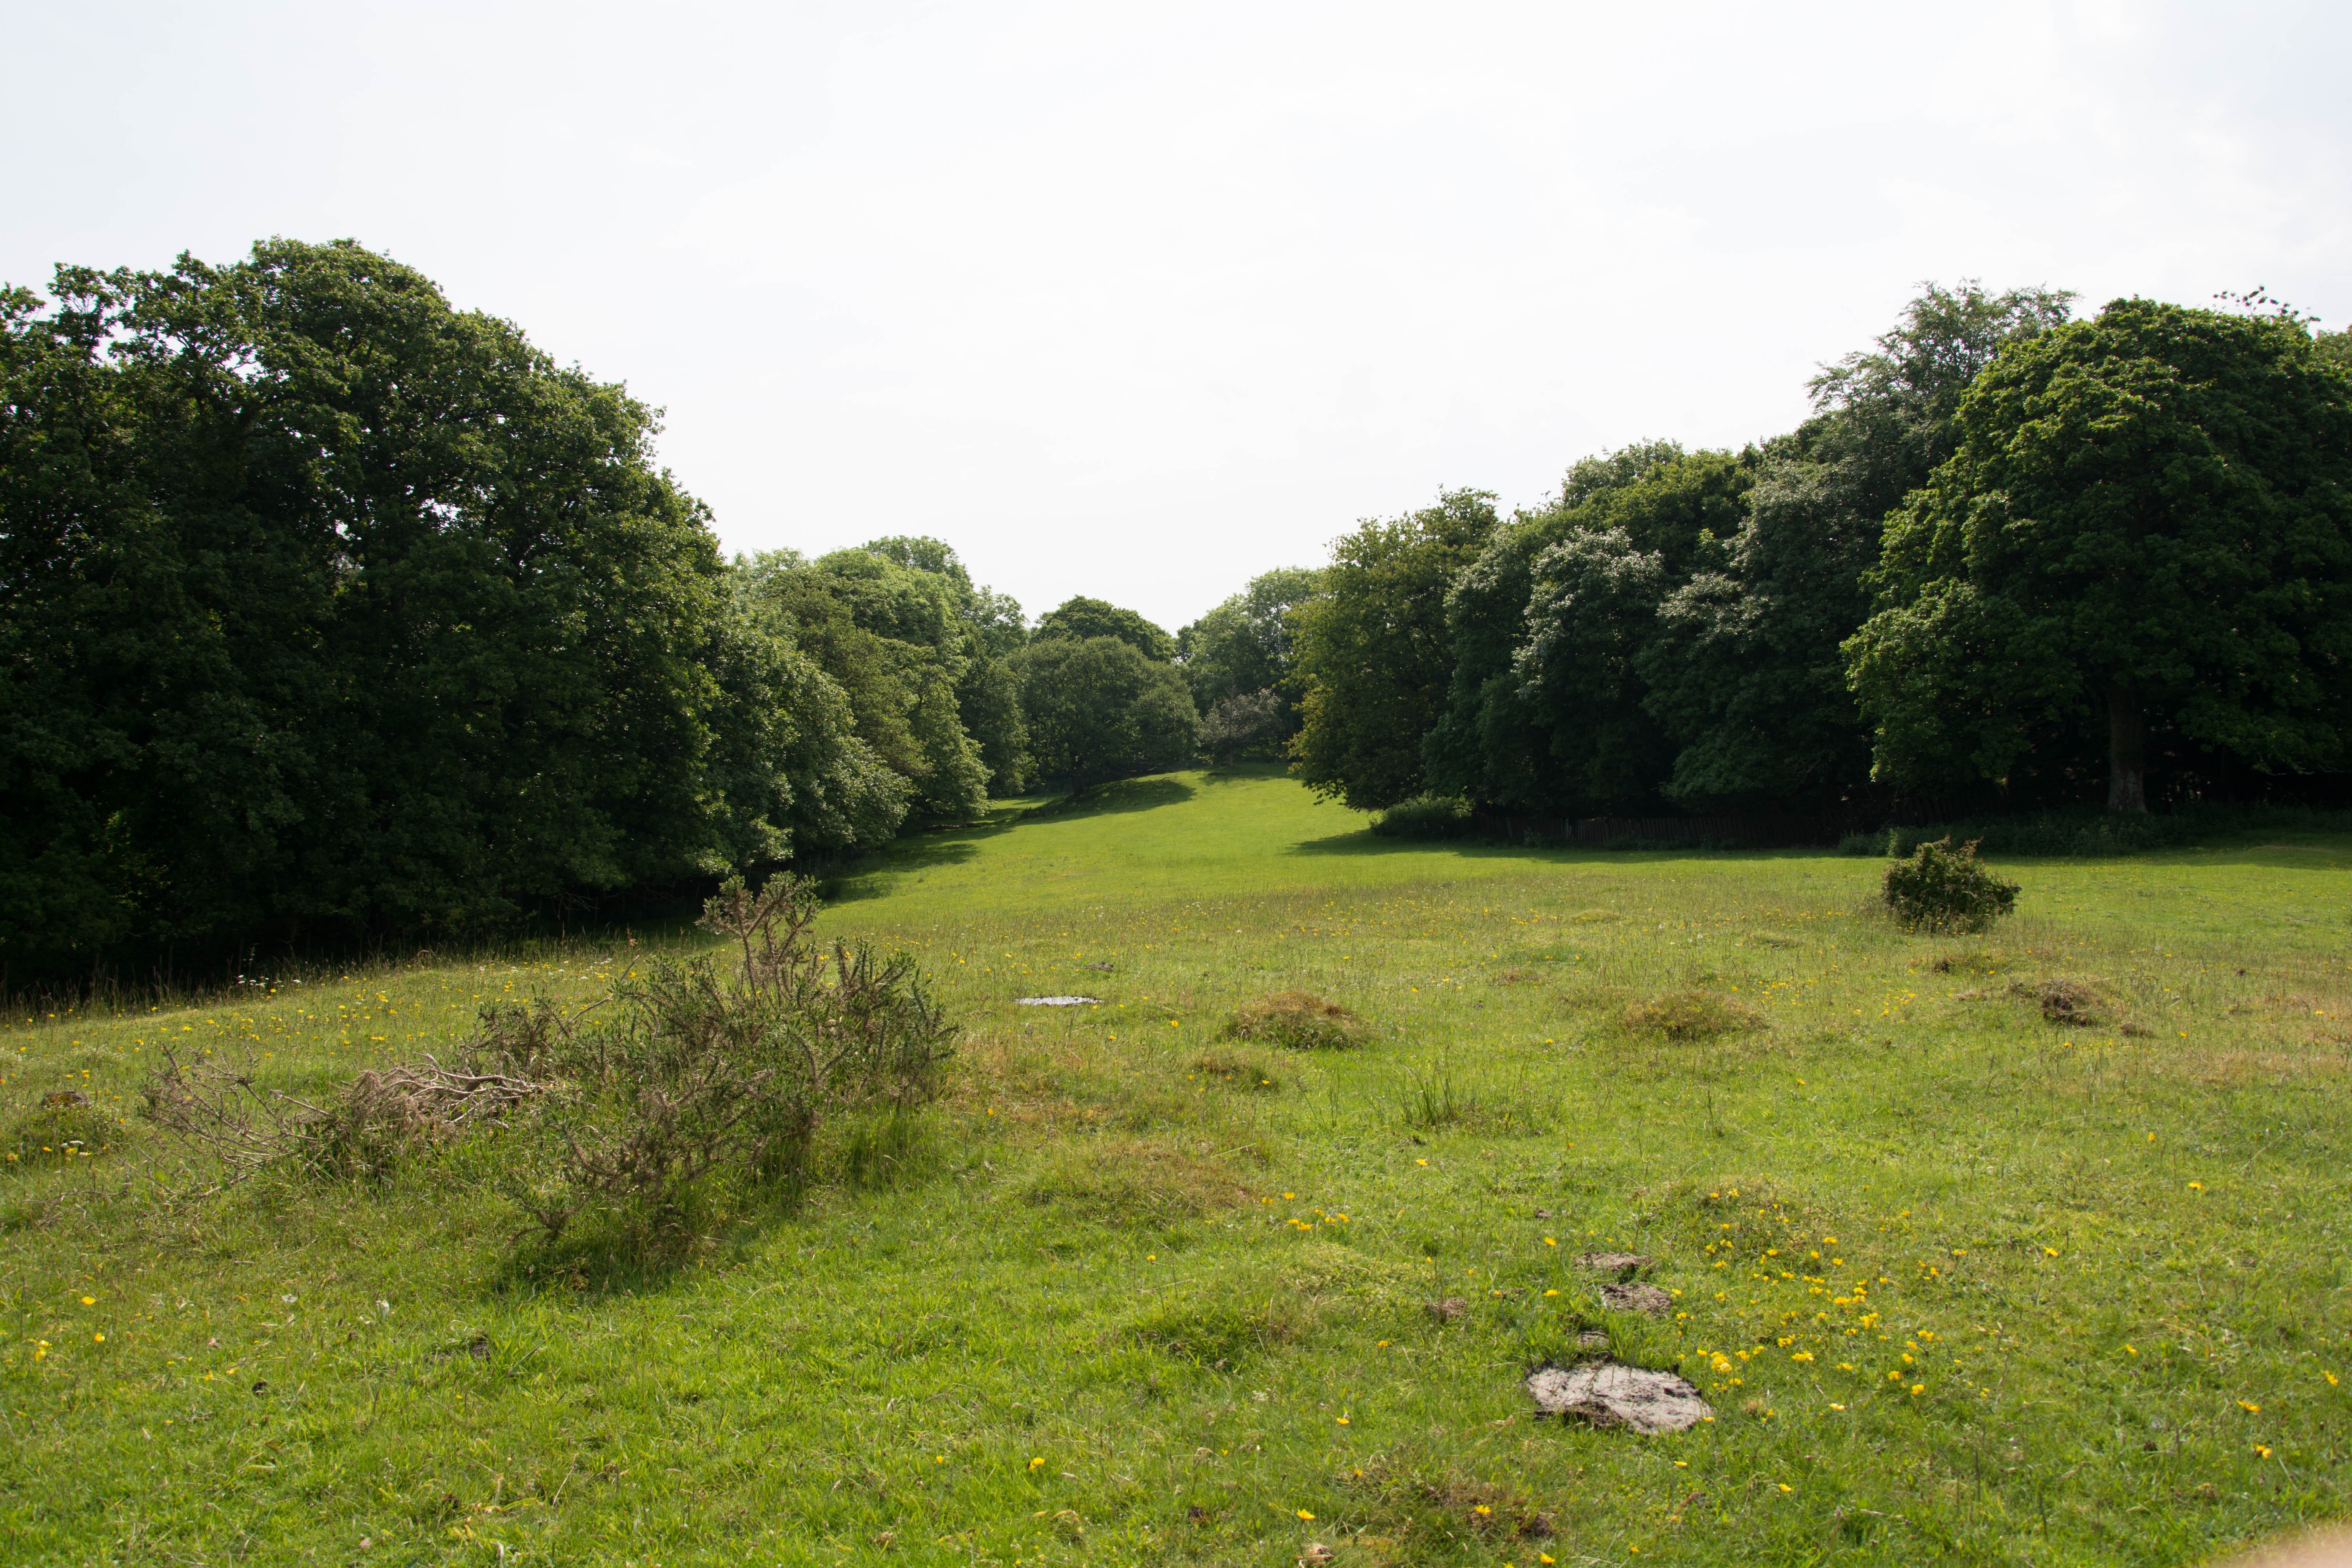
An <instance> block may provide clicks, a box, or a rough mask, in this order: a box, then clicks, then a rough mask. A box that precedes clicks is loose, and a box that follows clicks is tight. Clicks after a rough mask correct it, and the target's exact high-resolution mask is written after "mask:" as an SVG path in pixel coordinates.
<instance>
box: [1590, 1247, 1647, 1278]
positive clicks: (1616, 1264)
mask: <svg viewBox="0 0 2352 1568" xmlns="http://www.w3.org/2000/svg"><path fill="white" fill-rule="evenodd" d="M1656 1261H1657V1259H1656V1258H1652V1257H1651V1256H1650V1255H1649V1254H1647V1253H1644V1252H1581V1253H1579V1254H1577V1258H1576V1263H1577V1267H1578V1268H1598V1269H1600V1270H1601V1271H1602V1272H1603V1273H1608V1274H1619V1273H1623V1272H1624V1271H1626V1270H1627V1269H1633V1268H1648V1267H1649V1266H1650V1265H1651V1264H1653V1263H1655V1262H1656Z"/></svg>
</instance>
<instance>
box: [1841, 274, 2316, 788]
mask: <svg viewBox="0 0 2352 1568" xmlns="http://www.w3.org/2000/svg"><path fill="white" fill-rule="evenodd" d="M1957 424H1958V446H1957V449H1956V450H1955V452H1954V453H1953V455H1952V457H1951V458H1950V459H1949V460H1948V461H1947V462H1946V463H1945V464H1944V465H1943V466H1942V467H1940V468H1937V471H1936V473H1935V476H1934V478H1933V479H1932V480H1931V481H1930V483H1929V484H1928V486H1927V489H1925V490H1924V491H1922V492H1920V493H1918V494H1916V495H1915V496H1914V497H1913V498H1912V499H1911V500H1910V501H1909V502H1908V503H1907V504H1906V506H1905V507H1904V508H1903V509H1902V510H1899V511H1898V512H1896V513H1895V515H1894V516H1893V517H1892V518H1891V519H1890V520H1889V522H1888V527H1887V531H1886V537H1885V554H1884V559H1883V561H1882V563H1881V564H1880V566H1879V568H1878V570H1877V572H1876V574H1874V584H1875V586H1876V588H1877V591H1878V599H1877V605H1876V608H1875V610H1874V614H1873V615H1872V616H1871V617H1870V619H1869V620H1868V621H1867V622H1866V623H1865V624H1864V626H1862V628H1861V630H1860V631H1858V632H1857V633H1855V634H1854V636H1853V637H1852V638H1851V639H1850V640H1849V641H1848V643H1847V644H1846V651H1847V656H1848V659H1849V669H1850V679H1851V680H1852V683H1853V689H1854V692H1855V694H1856V696H1857V697H1858V698H1859V700H1860V701H1861V704H1862V708H1863V710H1864V713H1865V714H1866V715H1867V716H1868V718H1869V720H1870V721H1871V723H1872V725H1873V730H1874V740H1875V752H1874V759H1875V767H1876V770H1877V773H1878V775H1879V776H1880V777H1882V778H1887V779H1892V780H1895V781H1897V782H1902V783H1913V784H1923V783H1924V784H1936V783H1941V782H1943V781H1946V780H1948V779H1951V778H1954V777H1966V778H1985V779H1992V780H2000V779H2002V778H2004V777H2006V776H2007V775H2008V774H2009V773H2011V770H2013V769H2015V768H2018V767H2020V766H2022V765H2026V764H2027V763H2028V762H2029V759H2031V758H2032V756H2033V755H2034V754H2035V752H2036V751H2037V749H2039V750H2042V751H2047V752H2063V750H2064V749H2065V748H2066V746H2067V743H2068V737H2069V736H2070V735H2071V736H2073V737H2074V739H2075V740H2076V741H2078V742H2079V741H2080V740H2081V739H2082V738H2083V731H2085V730H2092V731H2093V732H2094V733H2095V732H2097V731H2104V736H2105V751H2106V753H2107V759H2108V768H2107V772H2108V790H2107V801H2108V805H2109V807H2110V809H2112V810H2115V811H2119V812H2133V811H2140V810H2144V809H2146V804H2147V790H2146V779H2145V768H2146V763H2147V752H2148V746H2149V738H2150V731H2151V729H2154V730H2155V731H2158V733H2159V734H2160V735H2163V736H2165V737H2167V738H2168V739H2170V740H2173V741H2175V742H2179V743H2181V744H2183V745H2187V746H2193V747H2198V748H2204V749H2210V750H2218V751H2221V752H2228V753H2231V754H2233V755H2234V756H2236V757H2237V758H2239V759H2242V761H2244V762H2246V763H2251V764H2252V765H2254V766H2257V767H2262V768H2271V769H2325V768H2333V767H2336V766H2340V765H2341V763H2342V760H2343V758H2344V756H2345V751H2346V748H2345V738H2346V731H2347V722H2352V381H2347V377H2346V376H2345V374H2343V373H2342V372H2341V371H2340V370H2338V369H2336V367H2334V366H2332V365H2329V364H2326V363H2322V362H2321V361H2320V360H2319V358H2318V357H2317V356H2316V355H2315V352H2314V346H2313V343H2312V341H2311V339H2310V337H2309V336H2308V335H2307V334H2306V333H2305V331H2304V329H2303V328H2302V327H2301V325H2300V324H2298V323H2296V322H2294V321H2288V320H2275V319H2273V320H2263V319H2250V318H2247V317H2242V316H2234V315H2227V314H2222V313H2221V312H2217V311H2212V310H2189V309H2185V308H2183V307H2179V306H2175V305H2165V304H2158V303H2155V302H2152V301H2149V300H2116V302H2114V303H2113V304H2110V305H2109V306H2108V307H2107V308H2106V309H2105V310H2104V311H2102V312H2101V313H2100V314H2099V316H2098V318H2097V319H2096V320H2095V321H2084V322H2078V323H2075V324H2074V325H2070V326H2065V327H2060V328H2058V329H2056V330H2054V331H2047V332H2043V333H2042V334H2039V335H2038V336H2034V337H2032V338H2029V339H2025V340H2023V341H2021V342H2012V343H2011V344H2010V345H2009V346H2008V347H2007V348H2005V349H2003V350H2002V352H2001V353H2000V356H1999V357H1998V358H1997V359H1996V360H1995V361H1994V362H1993V363H1992V364H1991V365H1990V366H1989V367H1988V368H1987V369H1986V370H1985V372H1984V374H1982V375H1981V376H1980V377H1979V379H1978V381H1977V383H1976V384H1975V386H1974V387H1973V388H1972V389H1971V390H1970V391H1969V394H1968V395H1967V396H1966V397H1965V398H1964V399H1963V400H1962V401H1961V403H1960V405H1959V407H1958V415H1957ZM2094 727H2095V729H2094Z"/></svg>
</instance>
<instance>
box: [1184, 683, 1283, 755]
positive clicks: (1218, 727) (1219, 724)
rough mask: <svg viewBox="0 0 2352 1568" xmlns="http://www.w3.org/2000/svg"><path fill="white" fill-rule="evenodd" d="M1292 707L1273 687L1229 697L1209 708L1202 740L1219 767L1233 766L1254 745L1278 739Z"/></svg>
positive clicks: (1261, 744)
mask: <svg viewBox="0 0 2352 1568" xmlns="http://www.w3.org/2000/svg"><path fill="white" fill-rule="evenodd" d="M1289 710H1290V704H1288V703H1287V702H1285V701H1284V700H1282V694H1281V693H1280V692H1277V691H1275V690H1273V689H1270V688H1269V689H1265V690H1261V691H1244V692H1242V693H1240V694H1238V695H1236V696H1233V697H1227V698H1225V699H1223V700H1221V701H1219V702H1218V704H1217V705H1216V706H1215V707H1214V708H1212V709H1211V710H1209V717H1208V719H1207V721H1205V722H1204V723H1203V724H1202V726H1201V742H1202V744H1203V745H1205V746H1207V747H1208V748H1209V752H1210V754H1211V755H1213V756H1214V757H1215V758H1216V759H1217V765H1218V766H1219V767H1223V768H1229V767H1232V766H1233V765H1234V763H1238V762H1239V761H1241V758H1242V753H1243V752H1246V751H1248V750H1249V749H1250V748H1251V747H1253V746H1263V745H1267V744H1270V743H1273V742H1279V741H1280V740H1281V739H1282V738H1283V731H1284V729H1285V727H1286V726H1285V725H1284V723H1283V721H1284V720H1285V719H1286V717H1288V715H1289Z"/></svg>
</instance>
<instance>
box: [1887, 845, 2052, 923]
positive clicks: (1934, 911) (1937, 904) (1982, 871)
mask: <svg viewBox="0 0 2352 1568" xmlns="http://www.w3.org/2000/svg"><path fill="white" fill-rule="evenodd" d="M2020 890H2021V889H2019V887H2018V885H2017V884H2016V883H2015V882H2004V881H2002V880H2001V879H2000V878H1998V877H1996V876H1994V875H1993V874H1992V873H1991V872H1990V870H1987V869H1986V868H1985V867H1984V865H1983V864H1982V863H1981V862H1980V861H1979V860H1978V859H1977V846H1976V840H1974V839H1970V840H1969V842H1968V843H1966V844H1963V845H1961V846H1960V847H1958V848H1957V849H1956V848H1954V847H1952V841H1951V840H1950V839H1949V838H1948V837H1946V838H1938V839H1936V840H1935V841H1933V842H1932V843H1927V844H1922V845H1920V846H1919V847H1918V848H1917V849H1916V850H1915V851H1913V852H1912V854H1911V857H1910V858H1908V859H1905V860H1897V861H1896V862H1895V864H1894V865H1892V866H1889V867H1888V868H1886V879H1885V890H1884V892H1883V894H1882V896H1883V897H1884V898H1885V901H1886V907H1887V909H1888V910H1890V911H1892V912H1893V914H1894V916H1895V923H1896V924H1897V925H1900V926H1902V927H1903V928H1904V929H1905V930H1906V931H1965V932H1975V931H1982V930H1984V929H1985V928H1986V927H1987V926H1990V924H1992V922H1993V921H1997V920H1999V919H2000V917H2001V916H2003V915H2007V914H2014V913H2015V912H2016V911H2017V895H2018V893H2019V891H2020Z"/></svg>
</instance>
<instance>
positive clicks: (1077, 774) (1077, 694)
mask: <svg viewBox="0 0 2352 1568" xmlns="http://www.w3.org/2000/svg"><path fill="white" fill-rule="evenodd" d="M1015 672H1016V674H1017V675H1018V676H1019V679H1020V681H1021V706H1022V709H1023V711H1024V713H1025V715H1026V717H1027V723H1028V729H1029V744H1030V749H1031V752H1033V753H1034V756H1035V758H1036V765H1037V771H1038V772H1039V773H1041V774H1043V775H1044V776H1045V777H1048V778H1059V779H1064V780H1066V781H1067V782H1068V784H1069V787H1070V793H1071V794H1073V795H1083V794H1084V793H1086V791H1087V789H1089V788H1090V787H1092V786H1093V785H1095V784H1100V783H1102V782H1103V781H1104V780H1106V779H1111V778H1118V777H1121V776H1123V775H1126V774H1129V773H1149V772H1152V771H1154V770H1156V769H1160V768H1168V767H1174V766H1176V765H1178V764H1179V763H1183V762H1184V761H1186V760H1188V759H1189V758H1190V757H1191V756H1192V752H1193V750H1194V748H1195V747H1196V746H1197V745H1198V744H1199V743H1200V730H1201V720H1200V715H1199V713H1198V712H1197V711H1196V710H1194V709H1193V707H1192V693H1191V692H1189V691H1187V690H1186V689H1185V688H1184V678H1183V677H1182V676H1181V675H1180V674H1178V673H1177V671H1176V669H1175V668H1174V667H1173V666H1171V665H1168V664H1161V663H1154V662H1153V661H1151V660H1150V659H1148V658H1144V656H1143V655H1142V654H1140V653H1139V652H1138V651H1136V649H1135V647H1134V646H1133V645H1132V644H1130V643H1127V642H1123V641H1121V640H1120V639H1118V638H1117V637H1088V638H1087V639H1086V640H1085V641H1083V642H1077V641H1073V640H1071V639H1070V638H1067V637H1044V636H1040V637H1038V638H1037V640H1036V641H1034V642H1033V643H1031V644H1030V645H1029V647H1027V648H1025V649H1024V650H1023V651H1022V653H1021V654H1020V656H1019V658H1017V659H1016V660H1015Z"/></svg>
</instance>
